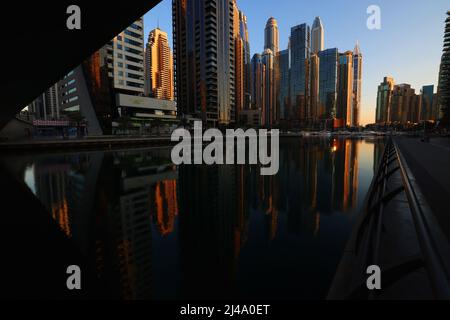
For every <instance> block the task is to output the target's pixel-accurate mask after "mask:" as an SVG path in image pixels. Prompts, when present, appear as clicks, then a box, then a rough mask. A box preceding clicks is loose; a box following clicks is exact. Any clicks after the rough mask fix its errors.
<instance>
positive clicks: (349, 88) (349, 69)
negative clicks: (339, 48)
mask: <svg viewBox="0 0 450 320" xmlns="http://www.w3.org/2000/svg"><path fill="white" fill-rule="evenodd" d="M352 103H353V53H352V52H351V51H346V52H344V53H341V54H339V72H338V100H337V106H336V118H337V119H338V120H342V126H351V125H352V124H353V110H352Z"/></svg>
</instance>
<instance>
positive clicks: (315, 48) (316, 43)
mask: <svg viewBox="0 0 450 320" xmlns="http://www.w3.org/2000/svg"><path fill="white" fill-rule="evenodd" d="M323 38H324V30H323V25H322V20H320V17H316V18H315V19H314V22H313V25H312V28H311V53H315V54H317V53H319V51H322V50H323V49H324V44H323V42H324V41H323Z"/></svg>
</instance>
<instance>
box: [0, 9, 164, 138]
mask: <svg viewBox="0 0 450 320" xmlns="http://www.w3.org/2000/svg"><path fill="white" fill-rule="evenodd" d="M159 2H160V0H145V1H141V0H139V1H137V0H133V1H128V2H127V3H126V4H125V5H123V4H122V5H120V6H117V5H116V4H115V3H113V2H111V1H106V0H95V1H79V0H76V1H67V0H62V1H51V2H43V1H38V2H27V3H23V2H21V1H16V2H10V3H8V6H7V7H5V8H4V10H2V17H1V19H0V26H1V30H2V31H3V33H2V43H3V45H2V48H3V50H1V51H2V52H1V53H0V54H1V55H2V61H3V63H2V76H1V77H0V79H1V80H0V81H1V100H0V129H2V128H3V127H4V126H5V124H6V123H7V122H8V121H9V120H10V119H11V118H12V117H14V115H15V114H17V113H18V112H19V111H20V110H21V109H23V108H24V107H25V106H26V105H27V104H29V103H30V102H31V101H33V100H34V99H35V98H36V97H37V96H38V95H39V94H41V93H42V92H44V91H45V90H46V89H48V88H49V87H50V86H51V85H52V84H54V83H55V82H57V81H58V80H59V79H61V78H62V77H63V76H64V75H65V74H67V73H68V72H69V71H70V70H72V69H73V68H75V67H76V66H78V65H79V64H80V63H81V62H82V61H83V60H84V59H86V58H88V57H89V56H90V55H91V54H92V53H94V52H95V51H96V50H97V49H99V48H100V47H101V46H103V45H104V44H105V43H107V42H108V41H109V40H111V39H112V38H114V36H115V35H117V34H118V33H120V32H121V31H122V30H124V29H125V28H126V27H127V26H128V25H130V24H131V23H132V22H133V21H134V20H136V19H137V18H138V17H140V16H143V15H144V14H145V13H146V12H147V11H149V10H150V9H151V8H153V7H154V6H155V5H156V4H158V3H159ZM73 4H76V5H78V6H79V7H80V9H81V30H69V29H68V28H67V26H66V20H67V18H68V17H69V15H68V14H67V13H66V10H67V7H68V6H70V5H73Z"/></svg>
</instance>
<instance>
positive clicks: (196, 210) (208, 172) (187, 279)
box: [179, 165, 247, 298]
mask: <svg viewBox="0 0 450 320" xmlns="http://www.w3.org/2000/svg"><path fill="white" fill-rule="evenodd" d="M243 170H244V167H242V166H229V165H219V166H215V165H214V166H189V165H183V166H181V167H180V168H179V194H180V197H179V209H180V222H179V236H180V245H181V251H180V256H181V257H180V258H181V264H182V270H183V275H182V295H183V296H187V297H190V298H193V297H199V296H204V293H205V292H210V293H211V296H210V297H216V295H217V296H227V295H229V294H230V293H231V292H232V290H233V287H234V282H235V281H234V279H235V269H236V261H237V260H236V258H237V253H238V252H239V251H240V248H241V246H242V245H243V239H245V238H246V236H245V228H246V219H247V218H246V207H245V202H246V200H245V198H242V197H245V193H240V191H241V190H242V189H243V187H244V186H245V181H243V177H244V172H243ZM238 193H239V194H238Z"/></svg>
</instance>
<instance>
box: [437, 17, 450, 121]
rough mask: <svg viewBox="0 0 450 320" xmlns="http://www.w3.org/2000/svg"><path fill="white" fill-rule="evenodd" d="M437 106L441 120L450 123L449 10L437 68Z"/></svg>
mask: <svg viewBox="0 0 450 320" xmlns="http://www.w3.org/2000/svg"><path fill="white" fill-rule="evenodd" d="M438 106H439V109H440V111H441V112H442V120H443V121H444V122H445V123H447V124H450V10H449V11H447V19H445V32H444V48H443V52H442V58H441V66H440V69H439V84H438Z"/></svg>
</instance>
